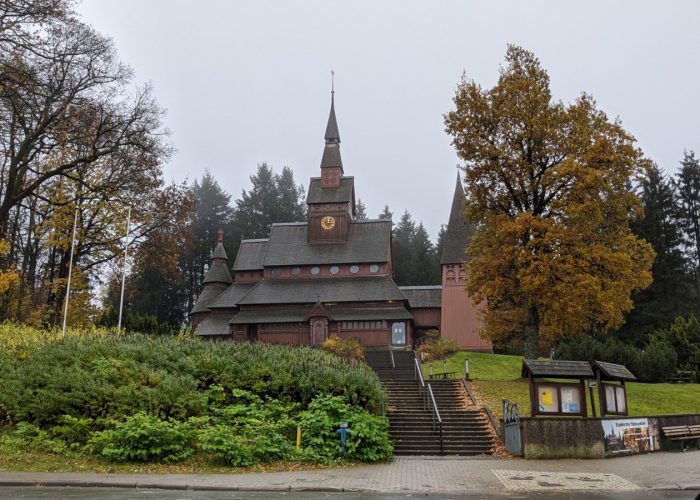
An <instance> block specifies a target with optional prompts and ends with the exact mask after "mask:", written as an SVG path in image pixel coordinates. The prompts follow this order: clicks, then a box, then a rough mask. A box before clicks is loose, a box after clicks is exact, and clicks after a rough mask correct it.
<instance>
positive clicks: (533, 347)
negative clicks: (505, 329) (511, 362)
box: [523, 307, 540, 359]
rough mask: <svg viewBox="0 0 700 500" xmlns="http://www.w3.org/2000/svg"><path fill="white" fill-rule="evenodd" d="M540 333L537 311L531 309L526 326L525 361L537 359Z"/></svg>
mask: <svg viewBox="0 0 700 500" xmlns="http://www.w3.org/2000/svg"><path fill="white" fill-rule="evenodd" d="M539 332H540V318H539V315H538V314H537V309H536V308H534V307H530V308H529V310H528V313H527V324H526V325H525V346H524V348H523V356H524V357H525V359H537V356H538V354H539Z"/></svg>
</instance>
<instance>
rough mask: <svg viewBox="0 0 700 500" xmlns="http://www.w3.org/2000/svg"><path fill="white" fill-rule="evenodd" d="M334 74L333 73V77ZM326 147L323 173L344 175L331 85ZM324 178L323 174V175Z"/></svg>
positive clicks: (333, 93)
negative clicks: (330, 171) (336, 171)
mask: <svg viewBox="0 0 700 500" xmlns="http://www.w3.org/2000/svg"><path fill="white" fill-rule="evenodd" d="M333 74H334V73H333V72H332V71H331V75H333ZM324 138H325V140H326V145H325V147H324V148H323V156H322V157H321V172H323V171H324V169H326V168H330V169H333V170H339V171H340V172H339V173H340V175H343V160H342V159H341V158H340V133H339V132H338V122H337V120H336V119H335V88H334V84H333V83H331V112H330V114H329V115H328V124H327V125H326V134H325V136H324ZM321 177H323V174H322V175H321Z"/></svg>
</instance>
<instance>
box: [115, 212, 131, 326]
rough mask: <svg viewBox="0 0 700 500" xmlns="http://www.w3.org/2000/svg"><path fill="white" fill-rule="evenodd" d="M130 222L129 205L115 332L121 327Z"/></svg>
mask: <svg viewBox="0 0 700 500" xmlns="http://www.w3.org/2000/svg"><path fill="white" fill-rule="evenodd" d="M130 224H131V207H129V211H128V212H127V215H126V242H125V243H124V267H123V268H122V292H121V297H120V298H119V323H118V324H117V332H120V331H121V329H122V309H123V308H124V283H125V282H126V259H127V257H128V256H129V226H130Z"/></svg>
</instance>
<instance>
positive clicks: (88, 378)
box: [0, 324, 392, 466]
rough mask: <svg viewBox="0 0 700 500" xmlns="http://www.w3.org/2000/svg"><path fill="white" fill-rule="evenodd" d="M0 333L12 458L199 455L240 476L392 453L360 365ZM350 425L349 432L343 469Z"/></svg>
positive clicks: (302, 354)
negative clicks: (263, 467)
mask: <svg viewBox="0 0 700 500" xmlns="http://www.w3.org/2000/svg"><path fill="white" fill-rule="evenodd" d="M2 326H3V328H4V330H2V332H0V333H2V335H0V365H1V366H2V367H3V373H2V377H1V378H0V424H4V429H3V428H0V440H1V441H3V442H4V443H6V444H7V443H13V444H12V446H15V447H22V446H27V447H31V448H34V449H39V450H42V451H46V452H49V453H59V454H60V453H86V454H93V455H98V456H101V457H104V458H106V459H108V460H112V461H127V462H133V461H141V462H153V461H163V462H168V461H181V460H184V459H186V458H188V457H190V456H192V455H195V454H198V455H202V456H204V457H209V459H212V460H216V461H219V462H223V463H226V464H228V465H232V466H247V465H254V464H258V463H265V462H271V461H277V460H290V459H292V460H306V461H313V462H331V461H335V460H338V459H340V458H349V459H353V460H360V461H376V460H384V459H387V458H389V457H390V456H391V453H392V447H391V442H390V439H389V434H388V421H387V419H386V418H385V417H381V416H378V415H377V414H378V413H379V412H380V409H381V408H382V407H383V405H384V403H385V395H384V392H383V390H382V388H381V385H380V384H379V379H378V378H377V376H376V375H375V374H374V372H373V371H372V370H371V369H370V368H369V367H368V366H367V365H365V364H364V363H352V362H348V361H345V360H343V359H341V358H339V357H337V356H334V355H332V354H329V353H327V352H323V351H321V350H319V349H311V348H304V347H286V346H273V345H267V344H261V343H233V342H219V343H211V342H204V341H201V340H199V339H196V338H189V337H167V336H166V337H164V336H145V335H139V334H129V335H111V334H109V333H106V332H104V331H99V330H96V331H95V334H94V335H92V334H91V333H90V332H82V333H81V334H80V335H75V336H73V335H70V336H68V337H67V338H66V339H61V338H60V337H57V336H56V335H52V334H49V335H47V336H46V337H45V338H44V337H42V334H41V333H40V332H38V331H28V330H27V329H26V328H24V329H21V328H20V329H18V332H17V333H18V334H19V335H21V338H19V339H17V338H13V336H12V335H11V332H9V330H8V329H10V328H11V327H10V326H9V325H8V324H4V325H2ZM18 353H21V356H18V355H17V354H18ZM342 421H348V422H350V426H351V432H352V434H351V440H350V444H349V447H348V454H347V457H342V456H341V452H340V446H339V444H338V436H337V433H336V431H337V428H338V426H339V425H340V423H341V422H342ZM312 423H313V425H312ZM298 425H300V426H301V427H302V428H303V436H304V439H303V443H304V446H303V448H302V450H301V451H297V450H296V449H295V447H294V442H295V439H296V428H297V426H298Z"/></svg>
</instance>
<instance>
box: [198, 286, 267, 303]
mask: <svg viewBox="0 0 700 500" xmlns="http://www.w3.org/2000/svg"><path fill="white" fill-rule="evenodd" d="M255 285H256V283H234V284H232V285H231V286H229V287H228V288H227V289H226V290H225V291H224V292H223V293H220V294H219V296H218V297H216V299H215V300H213V301H212V302H211V304H209V309H219V308H233V307H238V301H239V300H241V298H243V296H244V295H245V294H246V293H248V292H249V291H250V289H251V288H253V286H255Z"/></svg>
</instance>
